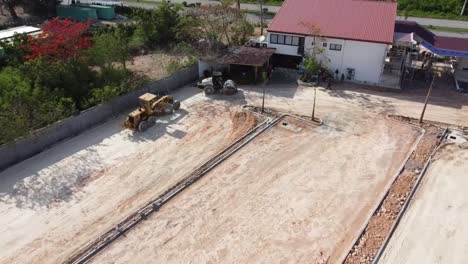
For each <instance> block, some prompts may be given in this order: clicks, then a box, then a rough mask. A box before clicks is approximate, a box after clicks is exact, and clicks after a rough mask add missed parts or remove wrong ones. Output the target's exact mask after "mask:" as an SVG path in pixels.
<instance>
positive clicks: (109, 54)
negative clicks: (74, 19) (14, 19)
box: [88, 30, 130, 69]
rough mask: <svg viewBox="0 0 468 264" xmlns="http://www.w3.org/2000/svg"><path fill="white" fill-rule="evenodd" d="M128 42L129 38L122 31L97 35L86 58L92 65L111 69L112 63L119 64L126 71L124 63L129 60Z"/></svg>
mask: <svg viewBox="0 0 468 264" xmlns="http://www.w3.org/2000/svg"><path fill="white" fill-rule="evenodd" d="M129 41H130V36H128V34H127V33H126V32H125V31H123V30H122V31H121V30H117V31H115V32H114V33H105V34H101V35H98V36H96V37H95V38H94V45H93V47H92V48H91V49H90V50H89V51H88V56H89V58H90V60H91V62H92V64H94V65H98V66H100V67H103V68H111V67H113V63H114V62H119V63H120V64H121V65H122V67H123V68H124V69H127V67H126V61H127V60H129V59H130V53H129Z"/></svg>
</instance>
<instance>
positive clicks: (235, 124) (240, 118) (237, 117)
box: [225, 110, 257, 144]
mask: <svg viewBox="0 0 468 264" xmlns="http://www.w3.org/2000/svg"><path fill="white" fill-rule="evenodd" d="M231 122H232V130H231V132H230V133H229V134H228V136H227V139H226V141H225V142H226V144H231V143H232V142H234V141H236V140H237V139H238V138H240V137H242V136H243V135H245V134H246V133H247V132H249V131H250V130H251V129H253V128H254V127H255V126H256V125H257V118H256V117H255V115H254V114H253V113H251V112H244V111H241V110H238V111H235V112H232V113H231Z"/></svg>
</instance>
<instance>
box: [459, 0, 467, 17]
mask: <svg viewBox="0 0 468 264" xmlns="http://www.w3.org/2000/svg"><path fill="white" fill-rule="evenodd" d="M466 2H468V0H465V3H464V4H463V8H462V10H461V13H460V16H463V13H465V7H466Z"/></svg>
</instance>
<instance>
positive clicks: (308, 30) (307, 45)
mask: <svg viewBox="0 0 468 264" xmlns="http://www.w3.org/2000/svg"><path fill="white" fill-rule="evenodd" d="M396 7H397V6H396V3H389V2H373V1H367V0H286V1H285V2H284V3H283V5H282V6H281V9H280V10H279V12H278V13H277V15H276V16H275V18H274V19H273V21H272V23H271V25H270V27H269V28H268V47H272V48H276V54H277V55H279V56H280V57H281V58H282V59H288V58H289V59H291V60H296V61H300V60H301V59H302V57H303V56H304V55H307V54H308V53H309V54H310V53H312V52H313V51H314V50H317V49H319V48H320V49H321V50H322V53H321V56H319V57H318V59H319V60H321V61H322V62H323V64H325V65H326V67H327V68H329V69H330V70H331V71H333V72H335V71H337V70H338V72H339V76H341V75H342V74H344V76H345V78H346V79H349V80H352V81H357V82H363V83H369V84H377V83H379V82H380V81H381V77H382V73H383V68H384V63H385V57H386V53H387V50H388V49H389V47H390V45H391V44H392V43H393V34H394V27H395V18H396ZM317 35H319V36H320V37H318V36H317Z"/></svg>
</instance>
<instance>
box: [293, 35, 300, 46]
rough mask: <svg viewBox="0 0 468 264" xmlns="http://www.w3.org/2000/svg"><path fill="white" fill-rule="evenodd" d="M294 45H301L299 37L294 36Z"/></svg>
mask: <svg viewBox="0 0 468 264" xmlns="http://www.w3.org/2000/svg"><path fill="white" fill-rule="evenodd" d="M292 45H293V46H299V37H292Z"/></svg>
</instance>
